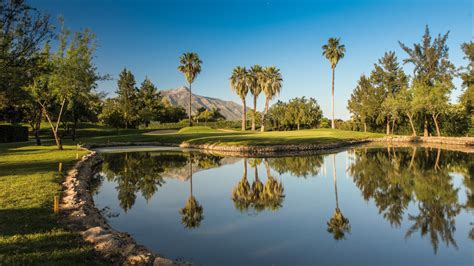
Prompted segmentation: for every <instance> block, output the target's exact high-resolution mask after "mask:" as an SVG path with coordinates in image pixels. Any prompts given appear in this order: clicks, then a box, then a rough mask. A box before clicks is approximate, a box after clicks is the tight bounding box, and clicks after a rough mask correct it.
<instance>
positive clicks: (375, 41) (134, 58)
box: [30, 0, 474, 119]
mask: <svg viewBox="0 0 474 266" xmlns="http://www.w3.org/2000/svg"><path fill="white" fill-rule="evenodd" d="M30 3H31V5H33V6H35V7H37V8H39V9H40V10H42V11H46V12H48V13H50V14H51V15H52V16H53V17H57V16H58V15H60V14H61V15H63V16H64V18H65V22H66V26H67V27H69V28H71V29H72V30H82V29H84V28H90V29H91V30H92V31H93V32H94V33H96V35H97V39H98V44H99V48H98V51H97V58H96V64H97V66H98V69H99V71H100V72H101V73H102V74H110V75H112V77H113V78H114V79H115V80H111V81H107V82H102V83H101V84H100V85H99V90H101V91H104V92H107V93H109V95H110V96H112V95H113V93H114V91H115V89H116V78H117V77H118V73H119V72H120V71H121V70H122V69H123V68H124V67H127V68H128V69H130V70H131V71H132V72H133V73H134V74H135V77H136V79H137V83H141V81H142V80H143V79H144V78H145V76H148V77H149V78H150V79H151V80H152V81H153V82H154V83H155V85H157V87H158V88H159V89H171V88H176V87H179V86H182V85H185V80H184V77H183V76H182V74H181V73H179V72H178V71H177V70H176V68H177V66H178V58H179V56H180V55H181V54H182V53H183V52H187V51H194V52H197V53H198V54H199V56H200V57H201V59H202V61H203V65H202V73H201V75H200V76H198V78H197V80H196V82H195V83H194V84H193V92H194V93H196V94H200V95H205V96H211V97H218V98H222V99H225V100H233V101H236V102H240V100H239V98H238V97H237V96H235V95H233V94H232V92H231V90H230V87H229V81H228V78H229V76H230V73H231V71H232V69H233V68H234V67H235V66H238V65H241V66H247V67H249V66H251V65H253V64H260V65H263V66H266V65H275V66H277V67H279V68H280V69H281V72H282V74H283V79H284V84H283V89H282V93H281V95H280V96H279V98H278V99H281V100H284V101H286V100H288V99H290V98H293V97H296V96H306V97H313V98H315V99H316V100H317V101H318V103H319V104H320V105H321V107H322V109H323V112H324V115H325V116H328V115H329V111H330V107H331V92H330V89H331V72H330V67H329V63H328V62H327V60H326V59H325V58H324V57H323V56H322V55H321V52H322V51H321V46H322V45H323V44H324V43H325V42H326V41H327V39H328V38H329V37H340V38H341V41H342V43H343V44H345V45H346V50H347V53H346V56H345V57H344V59H342V61H340V63H339V64H338V66H337V69H336V96H335V99H336V107H335V109H336V117H338V118H343V119H347V118H349V117H350V114H349V112H348V111H347V108H346V106H347V100H348V99H349V97H350V94H351V92H352V90H353V88H354V87H355V85H356V82H357V79H358V78H359V76H360V75H361V74H362V73H365V74H369V73H370V71H371V69H372V67H373V64H374V63H375V62H376V61H377V59H378V58H380V57H381V56H383V54H384V52H385V51H389V50H392V51H395V52H396V53H397V55H398V57H399V59H400V60H401V59H403V58H405V57H406V55H405V54H404V53H403V51H402V50H401V49H400V47H399V45H398V41H402V42H403V43H405V44H409V45H411V44H413V43H414V42H419V41H420V39H421V36H422V34H423V32H424V27H425V25H429V27H430V30H431V32H432V34H433V35H434V34H438V33H445V32H446V31H450V36H449V39H448V45H449V47H450V58H451V61H452V62H453V63H454V64H455V65H456V66H460V65H466V62H465V61H464V60H463V54H462V52H461V49H460V44H461V43H462V42H466V41H469V40H472V36H473V32H472V31H473V27H474V23H473V17H472V12H473V4H472V1H469V0H445V1H439V0H412V1H409V0H386V1H355V0H353V1H329V0H326V1H322V0H321V1H316V0H315V1H302V0H295V1H271V0H267V1H258V0H257V1H250V0H240V1H217V0H215V1H199V0H194V1H192V0H189V1H182V0H175V1H173V0H169V1H151V0H149V1H145V0H136V1H131V0H130V1H124V0H115V1H114V0H95V1H92V0H68V1H66V0H61V1H59V0H32V1H30ZM405 69H406V71H407V73H410V72H411V68H410V67H409V66H405ZM455 84H456V85H458V87H459V84H460V82H459V80H455ZM457 95H459V91H455V92H453V96H452V98H453V99H457ZM248 100H249V101H250V97H248ZM259 105H260V106H259V109H261V107H262V106H263V97H262V96H261V97H260V101H259Z"/></svg>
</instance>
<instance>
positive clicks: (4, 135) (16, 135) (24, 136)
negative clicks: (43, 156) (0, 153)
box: [0, 125, 28, 143]
mask: <svg viewBox="0 0 474 266" xmlns="http://www.w3.org/2000/svg"><path fill="white" fill-rule="evenodd" d="M18 141H28V127H23V126H16V125H0V143H6V142H18Z"/></svg>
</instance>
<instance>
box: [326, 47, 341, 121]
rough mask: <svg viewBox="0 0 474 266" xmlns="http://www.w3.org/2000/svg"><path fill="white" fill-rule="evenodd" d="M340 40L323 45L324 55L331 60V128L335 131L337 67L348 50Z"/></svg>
mask: <svg viewBox="0 0 474 266" xmlns="http://www.w3.org/2000/svg"><path fill="white" fill-rule="evenodd" d="M339 42H340V38H329V40H328V43H327V44H325V45H323V47H322V48H323V55H324V56H325V57H326V58H327V59H328V60H329V63H330V64H331V70H332V90H331V91H332V121H331V127H332V128H333V129H334V128H336V125H335V123H334V119H335V118H334V76H335V72H336V66H337V63H338V62H339V60H341V59H342V58H344V54H345V52H346V48H345V46H344V45H343V44H340V43H339Z"/></svg>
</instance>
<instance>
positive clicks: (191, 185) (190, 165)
mask: <svg viewBox="0 0 474 266" xmlns="http://www.w3.org/2000/svg"><path fill="white" fill-rule="evenodd" d="M189 171H190V172H189V173H190V178H189V184H190V185H189V193H190V194H191V197H192V196H193V162H192V161H191V160H190V161H189Z"/></svg>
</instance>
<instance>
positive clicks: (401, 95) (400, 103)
mask: <svg viewBox="0 0 474 266" xmlns="http://www.w3.org/2000/svg"><path fill="white" fill-rule="evenodd" d="M394 105H395V107H394V108H396V109H397V110H398V111H399V112H400V113H401V114H404V115H406V116H407V117H408V121H409V122H410V127H411V130H412V136H414V137H415V136H417V133H416V129H415V124H414V122H413V121H414V116H415V114H416V112H417V111H416V106H414V102H413V89H411V88H407V87H403V88H402V89H401V90H400V91H399V92H398V93H397V95H396V96H395V99H394Z"/></svg>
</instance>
